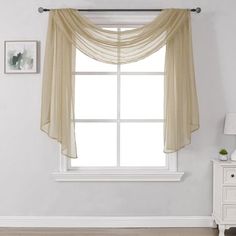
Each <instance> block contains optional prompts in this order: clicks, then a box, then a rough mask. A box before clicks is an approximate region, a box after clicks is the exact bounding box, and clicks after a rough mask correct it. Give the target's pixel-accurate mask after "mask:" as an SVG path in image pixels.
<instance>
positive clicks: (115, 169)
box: [56, 27, 183, 181]
mask: <svg viewBox="0 0 236 236" xmlns="http://www.w3.org/2000/svg"><path fill="white" fill-rule="evenodd" d="M126 29H127V28H126ZM110 30H118V31H119V30H124V28H121V27H119V28H112V29H110ZM164 60H165V47H163V48H162V49H161V50H159V51H158V52H156V53H154V54H153V55H151V56H149V57H148V58H146V59H144V60H142V61H139V62H135V63H131V64H125V65H110V64H105V63H101V62H98V61H95V60H93V59H91V58H89V57H87V56H86V55H84V54H83V53H81V52H80V51H79V50H77V52H76V68H75V125H76V141H77V150H78V157H79V158H78V159H71V160H67V161H66V162H65V160H64V158H61V167H62V168H61V169H62V170H63V171H64V172H66V173H64V175H63V177H61V175H58V174H56V176H57V180H68V181H70V180H77V179H78V180H108V181H109V180H118V181H119V180H144V181H145V180H148V181H149V180H150V181H155V180H157V179H158V180H164V181H168V180H180V178H181V176H182V175H183V173H182V172H177V164H176V158H177V157H176V154H174V155H173V154H172V156H171V157H170V155H165V154H164V153H163V108H164V99H163V98H164ZM161 174H162V175H161Z"/></svg>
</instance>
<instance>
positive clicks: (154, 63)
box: [121, 47, 166, 72]
mask: <svg viewBox="0 0 236 236" xmlns="http://www.w3.org/2000/svg"><path fill="white" fill-rule="evenodd" d="M165 51H166V48H165V47H162V48H161V49H160V50H159V51H157V52H156V53H154V54H152V55H150V56H149V57H147V58H145V59H143V60H141V61H138V62H134V63H130V64H124V65H121V71H122V72H164V66H165Z"/></svg>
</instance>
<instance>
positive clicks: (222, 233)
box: [219, 225, 225, 236]
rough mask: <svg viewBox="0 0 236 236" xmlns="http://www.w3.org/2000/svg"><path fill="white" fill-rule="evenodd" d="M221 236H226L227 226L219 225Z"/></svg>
mask: <svg viewBox="0 0 236 236" xmlns="http://www.w3.org/2000/svg"><path fill="white" fill-rule="evenodd" d="M219 236H225V225H219Z"/></svg>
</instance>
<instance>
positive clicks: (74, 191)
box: [0, 0, 236, 216]
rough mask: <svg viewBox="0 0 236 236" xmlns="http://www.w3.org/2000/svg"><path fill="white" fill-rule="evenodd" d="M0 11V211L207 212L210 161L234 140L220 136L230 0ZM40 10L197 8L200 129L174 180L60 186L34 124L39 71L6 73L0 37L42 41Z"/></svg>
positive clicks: (28, 3) (233, 84)
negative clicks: (182, 173)
mask: <svg viewBox="0 0 236 236" xmlns="http://www.w3.org/2000/svg"><path fill="white" fill-rule="evenodd" d="M0 3H1V5H0V6H1V14H0V55H1V56H0V215H5V216H6V215H14V216H16V215H25V216H27V215H63V216H66V215H76V216H77V215H78V216H98V215H100V216H101V215H102V216H120V215H121V216H145V215H149V216H152V215H153V216H154V215H158V216H159V215H160V216H161V215H167V216H168V215H186V216H187V215H193V216H198V215H199V216H200V215H206V216H207V215H210V214H211V211H212V176H211V175H212V170H211V161H210V160H211V159H212V158H214V157H216V155H217V150H218V149H219V148H220V147H226V148H229V149H230V150H232V148H233V147H234V144H235V143H234V142H235V140H234V137H228V136H225V135H223V134H222V131H223V119H224V115H225V113H226V112H227V111H236V92H235V88H236V76H235V68H236V28H235V22H236V14H235V12H234V10H235V8H236V2H235V0H228V1H221V0H215V1H213V0H208V1H206V0H202V1H200V0H199V1H193V0H191V1H189V0H179V1H178V2H177V1H174V0H169V1H164V0H145V1H144V0H133V1H126V0H100V1H98V0H89V1H88V0H87V1H85V0H61V1H54V0H47V1H46V0H41V1H40V0H34V1H32V0H21V1H18V0H8V1H3V0H1V2H0ZM39 6H43V7H52V8H53V7H54V8H56V7H60V8H61V7H78V8H79V7H85V8H99V7H100V8H103V7H104V8H113V7H114V8H118V7H120V8H142V7H144V8H147V7H148V8H161V7H183V8H186V7H190V8H191V7H197V6H200V7H202V10H203V11H202V13H201V14H200V15H196V14H193V17H192V24H193V42H194V56H195V69H196V82H197V88H198V95H199V105H200V118H201V128H200V130H199V131H197V132H196V133H195V134H194V135H193V138H192V144H191V145H190V146H188V147H187V148H185V149H184V150H183V151H181V152H180V153H179V169H180V170H181V171H182V170H183V171H185V172H186V174H185V176H184V179H183V181H182V182H179V183H58V182H55V181H54V180H53V178H52V176H51V173H52V172H53V171H54V170H55V169H56V168H57V157H58V155H59V148H58V145H57V144H56V143H55V142H54V141H52V140H51V139H49V138H48V137H47V136H46V135H45V134H44V133H42V132H41V131H40V129H39V120H40V99H41V97H40V96H41V84H42V74H38V75H5V74H4V73H3V64H4V62H3V51H4V44H3V42H4V40H17V39H19V40H23V39H34V40H39V41H41V53H42V61H43V54H44V46H45V37H46V29H47V18H48V14H47V13H44V14H39V13H38V12H37V8H38V7H39Z"/></svg>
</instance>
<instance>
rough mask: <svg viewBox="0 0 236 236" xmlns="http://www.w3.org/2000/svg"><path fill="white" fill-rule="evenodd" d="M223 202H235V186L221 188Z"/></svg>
mask: <svg viewBox="0 0 236 236" xmlns="http://www.w3.org/2000/svg"><path fill="white" fill-rule="evenodd" d="M223 203H232V204H236V186H235V187H224V188H223Z"/></svg>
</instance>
